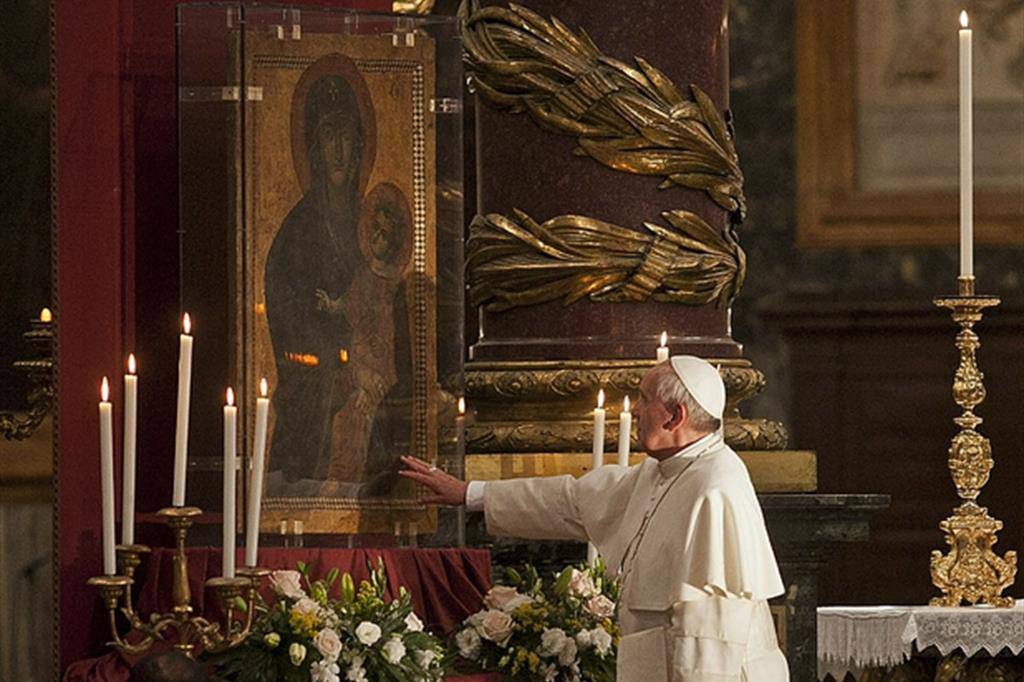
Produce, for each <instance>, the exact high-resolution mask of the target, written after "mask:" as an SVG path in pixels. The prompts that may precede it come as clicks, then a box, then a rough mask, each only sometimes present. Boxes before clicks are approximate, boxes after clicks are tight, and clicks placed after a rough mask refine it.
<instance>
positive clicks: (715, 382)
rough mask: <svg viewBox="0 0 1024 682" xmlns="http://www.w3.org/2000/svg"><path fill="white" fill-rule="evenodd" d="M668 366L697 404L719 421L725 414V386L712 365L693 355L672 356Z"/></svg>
mask: <svg viewBox="0 0 1024 682" xmlns="http://www.w3.org/2000/svg"><path fill="white" fill-rule="evenodd" d="M669 364H671V365H672V370H673V371H675V373H676V376H677V377H679V380H680V381H681V382H683V386H685V387H686V390H687V391H689V393H690V395H691V396H693V399H694V400H695V401H697V404H698V405H700V406H701V407H702V408H704V411H705V412H707V413H708V414H709V415H711V416H712V417H715V418H716V419H721V418H722V414H723V413H724V412H725V384H724V383H722V377H721V375H719V373H718V370H717V369H715V367H714V365H712V364H711V363H710V362H708V361H707V360H704V359H702V358H698V357H696V356H694V355H673V356H672V357H671V358H669Z"/></svg>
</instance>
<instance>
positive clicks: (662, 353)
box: [657, 332, 668, 362]
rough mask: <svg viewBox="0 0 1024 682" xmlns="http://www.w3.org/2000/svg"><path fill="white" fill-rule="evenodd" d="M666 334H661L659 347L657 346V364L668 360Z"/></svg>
mask: <svg viewBox="0 0 1024 682" xmlns="http://www.w3.org/2000/svg"><path fill="white" fill-rule="evenodd" d="M667 343H668V332H662V333H661V345H659V346H658V355H657V360H658V362H665V361H666V360H668V346H667V345H666V344H667Z"/></svg>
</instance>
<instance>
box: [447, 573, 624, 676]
mask: <svg viewBox="0 0 1024 682" xmlns="http://www.w3.org/2000/svg"><path fill="white" fill-rule="evenodd" d="M508 583H509V584H508V585H497V586H495V587H493V588H491V590H490V591H489V592H488V593H487V596H486V597H484V607H485V608H484V609H482V610H481V611H478V612H477V613H475V614H473V615H472V616H470V617H469V618H467V619H466V620H465V621H464V622H463V624H462V626H461V627H460V629H459V630H458V631H457V632H456V634H455V646H456V648H457V649H458V653H459V656H461V657H462V658H464V659H468V660H469V661H473V662H474V663H475V664H476V666H477V667H479V668H480V669H482V670H484V671H487V672H497V673H501V674H502V675H503V676H504V677H506V678H511V679H513V680H541V679H542V680H544V681H545V682H555V681H561V680H567V681H572V682H577V681H581V680H594V681H598V682H601V681H605V680H608V681H609V682H611V681H613V680H614V679H615V651H616V647H617V646H618V642H619V631H618V626H617V625H616V624H615V618H614V616H615V602H616V599H617V598H618V584H617V583H616V582H614V581H611V580H608V579H607V578H606V576H605V571H604V565H603V564H602V563H601V562H600V560H599V561H598V563H597V564H596V565H594V566H585V565H580V566H576V567H573V566H570V567H568V568H566V569H565V570H563V571H562V572H561V573H559V574H558V575H557V576H556V577H555V578H554V580H552V581H548V582H547V583H545V582H544V581H543V580H541V579H540V577H539V576H538V574H537V571H536V569H534V568H533V567H532V566H527V567H526V569H525V571H524V573H523V574H522V575H521V574H519V573H518V572H516V571H514V570H511V569H510V570H509V571H508Z"/></svg>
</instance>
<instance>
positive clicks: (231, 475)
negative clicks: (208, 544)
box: [221, 388, 238, 578]
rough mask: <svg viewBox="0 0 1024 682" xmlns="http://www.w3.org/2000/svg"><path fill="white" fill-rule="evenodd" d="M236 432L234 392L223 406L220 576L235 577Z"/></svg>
mask: <svg viewBox="0 0 1024 682" xmlns="http://www.w3.org/2000/svg"><path fill="white" fill-rule="evenodd" d="M237 432H238V408H237V407H235V392H234V391H232V390H231V389H230V388H229V389H228V391H227V401H226V404H225V405H224V524H223V527H224V532H223V540H224V555H223V560H222V562H221V574H222V575H223V576H224V577H225V578H234V577H235V447H236V446H235V437H236V435H237Z"/></svg>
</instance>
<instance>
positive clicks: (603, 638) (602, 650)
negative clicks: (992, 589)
mask: <svg viewBox="0 0 1024 682" xmlns="http://www.w3.org/2000/svg"><path fill="white" fill-rule="evenodd" d="M590 641H591V642H593V644H594V649H595V650H596V651H597V653H598V654H599V655H600V656H604V655H605V654H606V653H608V650H609V649H611V648H612V636H611V635H610V634H608V631H607V630H605V629H604V628H594V629H593V630H591V631H590Z"/></svg>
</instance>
